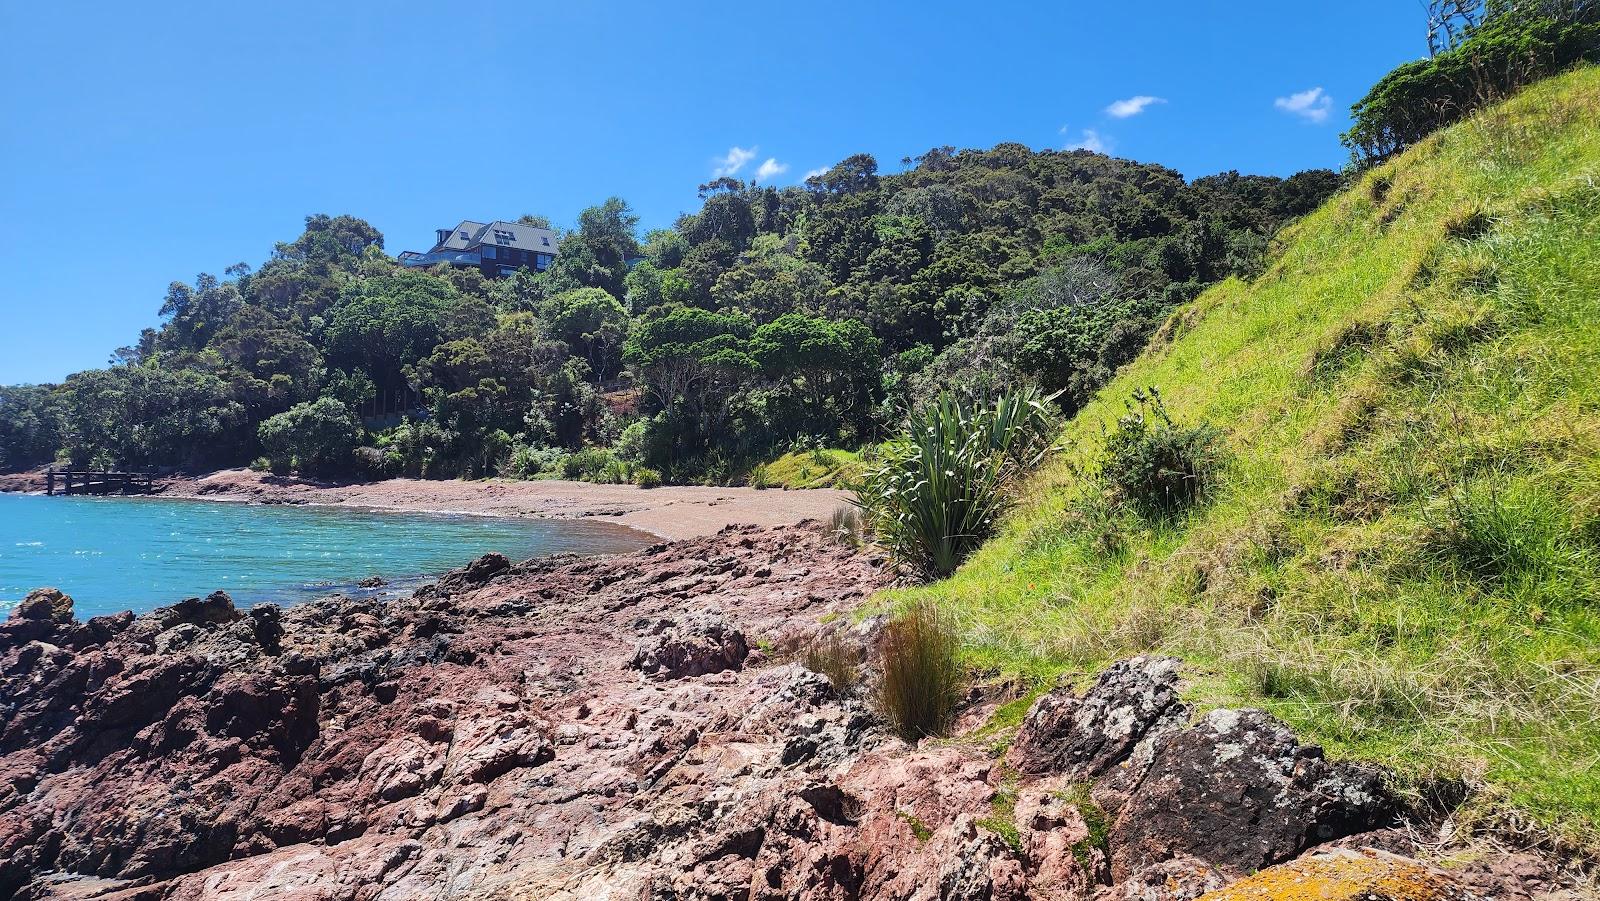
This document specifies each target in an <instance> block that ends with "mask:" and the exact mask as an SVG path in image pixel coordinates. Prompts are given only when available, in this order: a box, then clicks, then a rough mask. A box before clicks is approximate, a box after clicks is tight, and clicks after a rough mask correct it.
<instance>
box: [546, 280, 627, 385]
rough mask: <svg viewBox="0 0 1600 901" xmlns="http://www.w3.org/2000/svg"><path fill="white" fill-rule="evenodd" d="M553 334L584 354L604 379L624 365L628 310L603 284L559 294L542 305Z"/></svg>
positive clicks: (575, 351) (576, 352)
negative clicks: (602, 287)
mask: <svg viewBox="0 0 1600 901" xmlns="http://www.w3.org/2000/svg"><path fill="white" fill-rule="evenodd" d="M539 313H540V315H542V316H543V317H544V320H545V322H546V324H547V325H548V327H549V329H550V334H551V335H552V336H553V337H555V338H558V339H559V340H561V341H565V342H566V344H567V346H568V347H570V348H572V352H573V353H574V354H577V355H578V356H580V357H583V358H584V359H585V360H587V361H588V362H589V366H590V367H591V368H592V369H593V370H594V373H595V378H597V379H599V380H601V381H604V380H606V379H608V378H611V377H612V376H613V375H615V374H616V373H617V371H618V370H619V369H620V367H621V365H622V342H623V340H624V339H625V338H626V337H627V335H628V311H627V310H625V309H623V307H622V304H621V303H619V302H618V301H617V299H616V298H615V297H612V296H611V295H610V294H607V293H606V292H605V291H602V290H600V289H599V288H579V289H578V290H576V291H567V292H565V293H563V294H557V295H556V296H555V297H552V298H550V299H549V300H547V301H545V303H544V305H543V306H541V307H540V309H539Z"/></svg>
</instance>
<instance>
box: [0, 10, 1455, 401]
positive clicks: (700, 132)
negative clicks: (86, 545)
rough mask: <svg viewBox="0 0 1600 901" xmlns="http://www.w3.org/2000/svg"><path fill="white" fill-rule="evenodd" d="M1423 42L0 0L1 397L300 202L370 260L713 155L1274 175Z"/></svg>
mask: <svg viewBox="0 0 1600 901" xmlns="http://www.w3.org/2000/svg"><path fill="white" fill-rule="evenodd" d="M1307 9H1314V10H1316V11H1317V13H1318V15H1316V16H1315V17H1311V16H1307V15H1306V14H1305V13H1306V10H1307ZM1423 50H1424V44H1423V26H1422V14H1421V6H1420V4H1418V3H1415V2H1408V0H1347V2H1343V3H1339V4H1335V5H1334V6H1332V7H1327V6H1324V7H1310V8H1301V7H1298V6H1292V5H1290V4H1285V3H1282V2H1223V0H1212V2H1199V3H1196V2H1188V3H1177V2H1163V0H1154V2H1145V3H1138V4H1134V3H1114V4H1107V3H1091V2H1084V0H1078V2H1068V0H1055V2H1039V0H1033V2H1011V0H993V2H988V3H981V4H973V3H959V4H957V3H943V2H921V3H884V2H878V3H871V2H860V0H857V2H851V3H833V2H812V3H806V4H759V3H748V2H745V3H721V2H718V3H694V4H675V3H659V2H655V3H646V2H594V0H572V2H568V3H511V2H501V3H487V4H484V3H472V4H451V3H438V2H434V3H426V4H423V3H409V2H408V3H385V4H378V3H363V2H346V3H337V4H333V3H326V2H272V3H266V2H232V3H203V4H202V3H192V4H191V3H182V2H164V3H158V4H111V3H83V2H59V3H49V4H45V3H34V2H25V0H0V123H3V124H0V383H15V382H37V381H54V380H59V379H60V378H62V377H63V376H65V375H66V374H67V373H69V372H73V371H77V370H79V369H84V368H87V367H92V366H98V365H103V364H104V362H105V359H106V355H107V354H108V352H109V351H110V350H112V349H113V348H115V347H117V346H119V345H122V344H127V343H130V342H131V341H133V340H134V339H135V338H136V336H137V333H138V331H139V329H140V328H142V327H144V326H148V325H154V324H156V322H157V317H156V310H157V308H158V307H159V306H160V304H161V299H162V296H163V294H164V293H165V290H166V285H167V283H168V282H170V281H172V280H174V279H183V280H192V279H193V277H194V276H195V274H196V273H198V272H202V271H206V272H217V273H220V272H221V270H222V269H223V268H224V267H226V266H227V265H229V264H230V263H234V262H238V261H245V262H248V263H250V264H251V265H253V266H254V265H258V264H259V263H260V262H261V261H262V260H263V259H265V258H266V256H267V254H268V253H269V252H270V250H271V248H272V245H273V243H274V242H276V241H280V240H289V239H292V238H293V237H295V236H296V235H297V234H299V232H300V227H301V225H302V223H303V220H304V217H305V216H306V215H307V214H310V213H316V212H326V213H330V214H339V213H350V214H353V215H357V216H361V217H363V218H365V219H367V220H368V221H370V222H372V223H373V224H374V225H375V226H377V227H378V229H379V230H381V231H382V232H383V233H384V236H385V239H386V246H387V249H388V250H389V251H390V252H391V253H397V252H399V251H401V250H408V249H426V246H427V245H428V244H430V243H431V238H432V235H433V229H434V228H436V227H440V226H449V225H452V224H454V223H455V222H457V221H459V220H460V219H463V218H480V219H483V218H493V217H499V218H515V217H516V216H518V215H521V214H523V213H543V214H545V215H548V216H550V217H551V218H552V219H554V220H555V221H556V223H557V224H558V225H561V224H569V223H571V222H573V221H574V220H575V218H576V216H577V213H578V211H579V210H581V209H582V208H584V207H585V206H589V205H591V204H594V203H596V202H599V201H600V200H603V199H604V198H605V197H607V196H609V195H612V194H615V195H619V196H621V197H623V198H624V199H626V200H627V201H628V202H629V203H631V204H632V205H633V207H634V209H635V210H636V211H637V212H638V213H639V215H640V217H641V225H642V226H644V227H655V226H661V225H667V224H670V223H671V221H672V220H673V219H674V217H675V216H676V215H677V214H678V213H680V212H684V211H688V210H692V209H694V208H695V207H696V206H697V202H696V199H695V187H696V186H697V185H698V184H700V183H701V182H704V181H706V180H707V179H708V178H709V177H710V176H711V175H712V174H713V173H714V172H715V171H716V170H717V168H718V167H719V165H725V164H728V163H727V162H726V161H729V160H730V158H731V162H732V163H739V162H740V161H741V160H743V163H742V165H741V166H740V167H739V168H738V170H737V171H736V173H735V174H736V175H738V176H740V177H744V178H749V177H750V176H751V175H753V174H754V173H756V172H757V171H758V170H759V169H760V168H761V167H762V165H763V164H766V167H767V173H768V174H767V176H766V178H765V179H764V180H765V181H768V182H771V183H775V184H784V183H792V182H798V181H800V180H802V179H803V178H804V177H805V174H806V172H808V171H811V170H814V169H817V168H820V167H826V166H828V165H830V164H831V163H833V162H835V161H837V160H839V159H841V158H842V157H844V156H847V155H849V154H851V153H856V152H861V151H865V152H869V153H872V154H874V155H876V156H877V157H878V160H879V162H880V164H881V165H882V166H883V168H884V169H886V170H892V169H896V168H898V161H899V160H900V159H901V158H902V157H904V156H914V155H916V154H919V153H921V152H922V151H924V150H926V149H928V148H930V147H934V146H938V145H944V144H950V145H954V146H956V147H990V146H993V145H994V144H996V143H999V142H1001V141H1017V142H1021V143H1024V144H1027V145H1029V146H1031V147H1035V148H1039V149H1045V148H1062V147H1066V146H1072V145H1087V146H1090V147H1092V148H1094V149H1101V150H1105V151H1106V152H1110V153H1113V154H1115V155H1117V156H1125V157H1129V158H1133V159H1138V160H1145V161H1152V162H1159V163H1163V164H1166V165H1169V166H1172V167H1173V168H1176V169H1178V170H1179V171H1181V172H1183V173H1184V174H1185V175H1187V176H1190V177H1194V176H1199V175H1207V174H1210V173H1213V172H1217V171H1221V170H1226V169H1239V170H1241V171H1245V172H1258V173H1267V174H1280V175H1287V174H1290V173H1292V172H1295V171H1297V170H1300V169H1305V168H1309V167H1315V166H1332V167H1337V166H1338V165H1340V164H1341V163H1342V162H1343V160H1344V152H1343V150H1342V149H1341V148H1340V147H1339V144H1338V134H1339V132H1340V131H1341V130H1342V128H1343V127H1344V126H1345V125H1346V123H1347V110H1348V108H1349V105H1350V103H1351V102H1352V101H1353V100H1355V99H1357V98H1358V97H1360V95H1361V94H1363V93H1364V92H1365V91H1366V89H1367V88H1368V87H1369V86H1370V85H1371V84H1372V83H1373V82H1374V81H1375V80H1376V79H1377V78H1378V77H1379V76H1381V75H1382V74H1383V73H1384V72H1386V71H1388V70H1389V69H1390V68H1392V67H1393V66H1394V65H1396V64H1397V63H1399V62H1402V61H1404V60H1406V59H1411V58H1414V57H1416V56H1419V55H1421V52H1422V51H1423ZM769 160H770V161H771V162H770V163H769V162H768V161H769Z"/></svg>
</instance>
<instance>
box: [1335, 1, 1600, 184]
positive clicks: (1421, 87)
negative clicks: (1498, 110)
mask: <svg viewBox="0 0 1600 901" xmlns="http://www.w3.org/2000/svg"><path fill="white" fill-rule="evenodd" d="M1467 33H1468V37H1467V39H1466V40H1465V41H1463V42H1462V43H1461V44H1460V45H1459V46H1457V47H1453V48H1451V49H1448V50H1445V51H1444V52H1442V53H1439V54H1437V55H1435V56H1432V57H1430V58H1428V59H1420V60H1416V61H1414V62H1409V63H1406V64H1404V65H1402V66H1400V67H1399V68H1397V69H1395V70H1394V71H1393V72H1390V73H1389V74H1388V75H1385V76H1384V77H1383V78H1382V79H1380V80H1379V81H1378V83H1377V84H1376V85H1374V86H1373V88H1372V90H1371V91H1368V92H1367V95H1366V96H1365V97H1363V98H1361V100H1360V101H1359V102H1358V103H1356V105H1355V106H1354V107H1352V109H1351V113H1352V115H1353V117H1354V120H1355V121H1354V124H1353V125H1352V126H1351V128H1350V130H1349V131H1348V132H1346V133H1345V134H1344V135H1343V137H1342V140H1343V141H1344V144H1345V146H1347V147H1349V148H1350V150H1351V153H1352V154H1353V155H1354V156H1355V157H1356V158H1357V160H1359V161H1360V162H1363V163H1368V164H1370V163H1375V162H1379V161H1382V160H1384V159H1386V158H1388V157H1390V156H1393V155H1394V154H1396V153H1399V152H1400V151H1402V150H1404V149H1406V148H1407V147H1409V146H1411V145H1412V144H1415V143H1416V142H1418V141H1420V140H1422V139H1423V138H1425V137H1427V136H1428V135H1430V134H1432V133H1433V132H1435V131H1438V130H1439V129H1441V128H1444V127H1445V126H1447V125H1450V124H1451V123H1454V122H1458V121H1460V120H1462V119H1465V118H1466V117H1467V116H1469V115H1471V114H1472V113H1473V112H1475V111H1477V110H1479V109H1482V108H1483V107H1485V106H1488V105H1490V104H1492V103H1495V102H1497V101H1499V100H1502V99H1504V98H1505V97H1508V96H1510V95H1511V94H1513V93H1515V92H1516V91H1517V90H1519V89H1520V88H1522V87H1525V86H1527V85H1529V84H1532V83H1533V82H1535V81H1538V80H1539V79H1541V78H1544V77H1546V76H1549V75H1553V74H1555V73H1557V72H1560V71H1561V70H1562V69H1565V68H1567V67H1569V66H1572V65H1573V64H1575V63H1579V62H1583V61H1585V60H1587V61H1590V62H1594V61H1600V4H1595V3H1587V2H1584V3H1576V4H1572V5H1571V6H1570V8H1568V9H1566V10H1564V11H1558V10H1556V9H1554V8H1552V6H1551V5H1550V4H1544V3H1538V2H1529V0H1522V2H1512V3H1503V4H1500V5H1499V9H1497V10H1495V11H1493V12H1492V13H1491V14H1490V15H1489V17H1488V18H1487V19H1486V20H1485V21H1484V22H1483V23H1482V24H1481V25H1477V26H1474V27H1472V28H1470V29H1468V32H1467Z"/></svg>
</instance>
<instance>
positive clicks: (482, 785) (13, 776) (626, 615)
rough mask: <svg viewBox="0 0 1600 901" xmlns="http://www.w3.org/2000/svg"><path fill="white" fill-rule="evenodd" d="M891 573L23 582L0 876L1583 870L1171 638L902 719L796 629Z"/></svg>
mask: <svg viewBox="0 0 1600 901" xmlns="http://www.w3.org/2000/svg"><path fill="white" fill-rule="evenodd" d="M886 580H887V576H886V573H885V571H884V567H883V565H882V561H881V560H878V559H875V558H873V557H872V556H870V555H869V554H866V553H862V552H858V551H856V550H853V549H851V548H848V547H845V546H842V545H840V544H838V543H835V542H833V541H830V540H829V539H828V538H826V537H825V536H824V535H823V534H822V531H821V530H820V529H817V528H815V527H808V526H800V527H792V528H784V529H759V528H755V527H731V528H728V529H725V530H723V531H722V532H721V533H719V534H717V535H714V536H710V537H705V538H699V539H695V540H689V541H680V542H676V543H671V544H662V545H658V546H655V547H652V548H649V549H647V550H645V551H642V552H639V553H636V554H630V555H623V556H617V557H608V558H575V557H563V558H554V559H548V560H543V561H534V562H529V563H523V564H514V563H512V562H511V561H508V560H506V559H504V558H502V557H498V556H493V555H491V556H488V557H484V558H481V559H479V560H477V561H474V562H473V563H472V564H471V565H469V566H467V567H465V568H463V569H460V570H456V571H454V572H452V573H450V574H448V575H446V576H445V577H443V578H441V579H440V580H439V581H438V582H437V583H436V584H433V585H430V586H427V587H425V588H423V589H422V590H420V591H418V592H417V593H416V594H415V595H414V596H413V597H411V598H409V599H406V600H401V601H388V602H382V601H376V600H352V599H344V598H332V599H327V600H323V601H318V602H314V603H308V604H304V605H301V606H297V607H293V608H289V609H282V610H280V609H279V608H276V607H271V606H259V607H256V608H254V609H251V610H249V611H240V610H238V609H236V608H235V607H234V605H233V603H232V602H231V601H230V600H229V599H228V597H227V596H226V595H223V594H220V593H219V594H215V595H212V596H211V597H209V598H206V599H203V600H201V599H193V600H189V601H185V602H183V603H181V604H178V605H176V606H173V607H169V608H164V609H161V610H157V611H154V612H152V613H149V614H146V615H143V616H138V617H135V616H133V615H131V614H123V615H120V616H114V617H97V618H95V619H92V620H90V621H89V622H87V623H80V622H78V621H77V620H76V619H74V617H73V614H72V609H71V601H70V599H68V598H66V597H64V596H62V595H60V594H59V593H57V592H51V591H39V592H35V593H34V594H33V595H31V596H30V597H29V599H28V600H27V601H25V602H24V603H23V605H22V606H21V607H20V608H19V609H18V610H17V611H16V612H15V613H14V614H13V615H12V616H11V618H10V619H9V620H7V621H5V622H4V623H3V624H0V898H3V897H11V896H14V897H17V898H21V899H27V901H39V899H66V898H74V899H86V898H99V899H118V901H135V899H137V901H156V899H224V898H227V899H246V898H250V899H260V898H275V899H295V901H357V899H359V901H371V899H412V898H416V899H422V898H427V899H439V898H459V899H479V898H481V899H490V898H494V899H500V898H529V899H572V901H577V899H586V901H587V899H628V901H689V899H701V901H712V899H729V901H732V899H750V901H754V899H817V901H822V899H828V901H845V899H904V901H910V899H930V901H931V899H945V901H983V899H989V901H1004V899H1047V898H1048V899H1055V898H1091V897H1092V898H1095V899H1098V901H1123V899H1127V901H1133V899H1139V901H1168V899H1185V901H1187V899H1193V898H1196V897H1198V896H1200V895H1202V894H1205V893H1208V892H1218V893H1219V894H1218V897H1219V898H1227V899H1265V898H1285V899H1288V898H1322V899H1332V901H1339V899H1351V901H1355V899H1368V901H1374V899H1376V901H1381V899H1443V898H1469V897H1497V898H1516V899H1521V898H1545V897H1566V896H1569V895H1570V890H1569V889H1567V888H1562V887H1561V885H1560V884H1559V880H1558V879H1557V878H1556V874H1555V873H1554V871H1553V870H1552V869H1551V868H1550V866H1549V865H1548V864H1547V863H1546V862H1545V861H1544V860H1542V859H1541V858H1537V857H1533V856H1530V855H1517V854H1507V853H1493V854H1478V855H1475V856H1468V857H1465V858H1460V857H1459V856H1458V859H1457V863H1458V864H1460V865H1459V866H1457V867H1455V868H1454V869H1450V870H1446V869H1440V868H1438V867H1437V866H1436V865H1433V864H1426V863H1420V862H1418V860H1416V859H1415V858H1417V857H1419V856H1426V855H1425V854H1424V852H1423V847H1424V846H1423V845H1422V844H1420V843H1419V839H1418V837H1417V836H1418V834H1419V833H1418V832H1416V831H1414V830H1411V829H1407V828H1405V825H1406V822H1407V810H1406V809H1405V807H1404V805H1403V804H1402V803H1401V802H1400V801H1399V800H1398V799H1397V798H1395V797H1394V796H1392V795H1391V793H1390V791H1389V789H1388V788H1387V787H1386V781H1385V778H1384V775H1383V774H1382V773H1381V772H1378V771H1376V770H1373V769H1369V768H1364V767H1361V766H1356V765H1352V764H1348V763H1341V762H1335V761H1330V760H1328V759H1326V758H1325V757H1324V756H1323V754H1322V753H1321V752H1320V750H1319V749H1317V748H1316V747H1314V746H1311V745H1307V744H1304V743H1302V742H1301V741H1299V740H1298V739H1297V738H1296V737H1295V735H1294V734H1293V733H1292V732H1290V731H1289V730H1288V729H1287V728H1286V727H1284V726H1283V725H1282V724H1281V723H1278V722H1277V721H1275V720H1273V719H1272V718H1271V717H1269V716H1267V715H1266V714H1264V713H1261V712H1258V711H1251V710H1212V711H1208V712H1204V713H1202V712H1200V711H1196V710H1194V709H1192V708H1191V707H1190V706H1188V705H1187V704H1185V703H1184V702H1183V700H1182V699H1181V698H1180V694H1179V689H1180V687H1181V681H1182V679H1183V670H1182V667H1181V665H1180V664H1179V663H1178V662H1177V661H1175V660H1171V659H1167V658H1156V657H1148V658H1135V659H1132V660H1128V661H1124V662H1123V663H1120V664H1118V665H1117V666H1115V667H1113V668H1112V669H1110V670H1109V671H1107V672H1106V673H1104V674H1102V675H1101V676H1100V677H1099V678H1098V679H1097V680H1095V681H1094V682H1093V683H1092V684H1090V685H1088V686H1087V687H1086V688H1084V689H1083V690H1082V691H1081V692H1074V691H1071V690H1068V689H1066V688H1062V689H1058V690H1056V691H1053V692H1050V693H1047V694H1045V695H1043V696H1042V697H1041V698H1040V699H1039V700H1038V701H1037V702H1036V703H1035V704H1034V705H1033V707H1032V709H1031V710H1030V712H1029V713H1028V715H1027V717H1026V718H1025V719H1024V721H1023V722H1022V724H1021V726H1020V727H1019V728H1018V729H1017V730H1016V733H1015V735H1014V736H1012V735H1009V734H1008V733H1006V732H1004V731H1002V732H999V733H996V731H995V730H993V729H988V730H983V729H979V728H978V727H979V726H981V724H982V723H984V721H985V720H986V718H987V712H988V711H989V710H990V709H991V708H992V707H993V705H994V704H996V703H998V701H999V700H1002V699H1001V698H986V697H983V696H979V695H975V696H974V697H972V698H970V699H969V704H970V709H969V710H968V711H967V713H966V715H965V716H964V717H963V723H965V724H966V731H965V733H964V734H963V735H958V736H956V737H955V738H952V739H947V740H930V741H924V742H922V743H921V744H920V745H918V746H910V745H907V744H905V743H904V742H902V741H900V740H899V739H896V738H894V737H892V736H891V735H889V734H887V733H886V732H885V731H884V730H883V729H882V727H881V725H880V723H879V720H878V718H877V717H876V716H875V715H874V713H873V711H872V710H871V708H870V706H869V705H868V704H867V703H866V702H865V701H864V700H863V699H862V697H861V696H860V695H859V694H857V693H853V692H848V691H845V692H841V691H840V690H837V689H835V688H834V686H833V685H832V684H830V682H829V681H828V680H827V679H826V678H824V677H823V676H821V675H818V674H816V673H814V672H811V671H809V670H808V669H806V668H805V667H804V666H803V665H801V664H800V663H799V662H796V659H795V658H796V654H797V652H800V651H801V650H803V649H804V648H805V647H807V646H808V644H809V643H810V642H812V641H815V640H816V639H817V638H818V637H819V636H820V635H822V634H823V633H825V632H828V631H830V630H831V631H835V632H837V633H838V634H840V635H842V636H843V637H844V639H845V640H846V641H847V642H849V643H851V644H852V646H854V647H856V648H857V649H858V650H859V652H860V653H861V654H862V655H863V656H865V655H866V654H867V653H868V652H869V649H870V646H871V644H872V641H873V637H874V628H873V625H874V624H873V622H872V621H867V622H865V623H860V624H853V623H852V620H851V619H850V617H848V616H846V615H845V614H846V613H848V612H849V611H851V610H854V609H855V608H857V607H859V606H860V605H861V603H862V602H863V601H864V599H865V598H866V597H867V595H868V594H869V593H870V592H872V591H873V590H874V589H876V588H878V587H879V586H881V585H883V584H885V582H886ZM1004 738H1011V739H1012V740H1011V741H1009V742H1004V741H997V739H1004Z"/></svg>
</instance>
